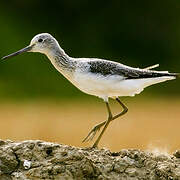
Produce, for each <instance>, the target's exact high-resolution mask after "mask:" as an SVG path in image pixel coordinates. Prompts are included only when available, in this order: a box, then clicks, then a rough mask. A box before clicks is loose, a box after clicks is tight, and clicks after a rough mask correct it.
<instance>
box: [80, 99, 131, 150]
mask: <svg viewBox="0 0 180 180" xmlns="http://www.w3.org/2000/svg"><path fill="white" fill-rule="evenodd" d="M116 101H117V102H118V103H119V104H120V105H121V106H122V107H123V111H122V112H121V113H119V114H117V115H115V116H114V117H113V116H112V113H111V110H110V107H109V104H108V103H106V107H107V110H108V114H109V117H108V120H107V121H103V122H101V123H99V124H97V125H96V126H94V128H93V129H92V130H91V131H90V132H89V134H88V135H87V137H86V138H85V139H84V140H83V142H85V141H89V140H92V139H93V138H94V136H95V135H96V133H97V132H98V131H99V130H100V129H101V127H102V126H103V125H104V129H103V130H102V132H101V134H100V135H99V137H98V139H97V141H98V142H99V141H100V139H101V137H102V135H103V133H104V131H105V130H106V128H107V126H108V125H109V123H110V122H111V121H113V120H114V119H117V118H118V117H120V116H122V115H124V114H125V113H127V111H128V108H127V107H126V106H125V105H124V104H123V103H122V102H121V101H120V100H119V98H116ZM105 126H106V127H105ZM98 142H95V143H94V145H93V147H96V146H97V144H98Z"/></svg>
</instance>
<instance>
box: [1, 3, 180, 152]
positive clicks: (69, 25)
mask: <svg viewBox="0 0 180 180" xmlns="http://www.w3.org/2000/svg"><path fill="white" fill-rule="evenodd" d="M179 7H180V1H175V0H172V1H164V0H160V1H149V2H148V1H142V2H141V1H138V2H137V1H121V0H120V1H104V0H99V1H93V0H92V1H85V0H77V1H67V0H62V1H58V0H57V1H56V0H55V1H53V3H50V2H49V1H46V0H45V1H42V0H31V1H23V0H14V1H1V2H0V39H1V41H0V57H2V56H4V55H7V54H9V53H12V52H14V51H16V50H19V49H20V48H23V47H24V46H26V45H28V44H29V42H30V40H31V38H32V37H33V36H34V35H35V34H38V33H41V32H49V33H51V34H52V35H53V36H54V37H56V38H57V40H58V41H59V43H60V45H61V47H62V48H63V49H64V50H65V51H66V53H67V54H69V55H70V56H73V57H99V58H104V59H111V60H114V61H117V62H121V63H123V64H126V65H130V66H134V67H142V68H144V67H147V66H150V65H153V64H157V63H159V64H160V67H159V68H157V70H169V71H170V72H180V11H179ZM179 92H180V80H173V81H168V82H165V83H162V84H158V85H154V86H152V87H149V88H147V89H145V91H144V92H143V93H141V94H140V95H137V96H135V97H133V98H129V97H127V98H126V97H124V98H122V101H123V102H124V103H125V104H126V105H127V106H128V108H129V112H128V113H127V114H126V115H125V116H123V117H122V118H119V119H117V120H115V121H114V122H112V123H111V124H110V126H109V127H108V129H107V131H106V133H105V135H104V136H103V138H102V140H101V142H100V147H107V148H110V149H111V150H114V151H118V150H120V149H122V148H141V149H160V150H161V151H169V152H172V151H174V150H175V149H180V141H179V139H180V131H179V128H180V93H179ZM110 103H111V108H112V110H113V112H114V113H118V112H119V111H120V107H119V105H118V104H117V103H116V102H114V101H110ZM106 116H107V112H106V108H105V104H104V103H103V101H102V100H100V99H98V98H96V97H93V96H89V95H86V94H83V93H82V92H80V91H79V90H78V89H76V88H75V87H74V86H72V85H71V84H70V83H69V82H68V81H67V80H66V79H65V78H64V77H62V76H61V75H60V74H59V73H58V72H57V71H56V70H55V69H54V67H53V66H52V65H51V64H50V62H49V60H48V59H47V58H46V57H45V56H44V55H41V54H38V53H27V54H23V55H21V56H17V57H14V58H12V59H9V60H7V61H1V62H0V139H11V140H26V139H41V140H45V141H53V142H58V143H64V144H69V145H74V146H81V147H87V146H90V145H91V144H92V143H93V142H90V143H84V144H82V143H81V141H82V139H83V138H84V137H85V136H86V135H87V133H88V132H89V131H90V130H91V128H92V127H93V126H94V125H95V124H96V123H99V122H101V121H103V120H105V119H106Z"/></svg>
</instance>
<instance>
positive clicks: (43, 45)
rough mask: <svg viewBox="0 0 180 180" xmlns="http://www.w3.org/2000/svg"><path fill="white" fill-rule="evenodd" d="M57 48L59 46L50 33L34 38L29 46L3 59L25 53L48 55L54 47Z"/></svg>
mask: <svg viewBox="0 0 180 180" xmlns="http://www.w3.org/2000/svg"><path fill="white" fill-rule="evenodd" d="M56 46H58V43H57V41H56V39H55V38H54V37H53V36H52V35H50V34H48V33H41V34H38V35H36V36H34V37H33V39H32V40H31V42H30V45H29V46H27V47H25V48H23V49H21V50H19V51H17V52H15V53H12V54H10V55H8V56H5V57H3V58H2V59H7V58H10V57H13V56H16V55H18V54H21V53H24V52H40V53H43V54H47V53H48V52H49V51H50V50H51V49H52V48H53V47H56Z"/></svg>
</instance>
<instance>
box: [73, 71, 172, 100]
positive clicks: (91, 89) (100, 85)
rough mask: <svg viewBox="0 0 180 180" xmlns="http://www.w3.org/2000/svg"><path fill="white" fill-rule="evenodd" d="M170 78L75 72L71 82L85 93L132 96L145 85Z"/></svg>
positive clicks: (102, 95) (104, 97)
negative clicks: (128, 76)
mask: <svg viewBox="0 0 180 180" xmlns="http://www.w3.org/2000/svg"><path fill="white" fill-rule="evenodd" d="M171 79H174V77H170V76H169V77H167V76H166V77H158V78H144V79H124V78H123V77H122V76H119V75H110V76H103V75H99V74H93V73H75V74H74V78H73V81H72V83H73V84H74V85H75V86H76V87H77V88H79V89H80V90H81V91H83V92H85V93H87V94H90V95H94V96H98V97H101V98H103V99H106V98H108V97H118V96H134V95H135V94H139V93H140V92H141V91H143V89H144V88H145V87H147V86H150V85H152V84H156V83H160V82H163V81H167V80H171Z"/></svg>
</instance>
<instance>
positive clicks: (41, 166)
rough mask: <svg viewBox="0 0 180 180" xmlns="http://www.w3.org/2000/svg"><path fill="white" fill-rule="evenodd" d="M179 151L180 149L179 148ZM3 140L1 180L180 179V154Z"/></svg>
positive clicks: (0, 144) (1, 144)
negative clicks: (172, 154)
mask: <svg viewBox="0 0 180 180" xmlns="http://www.w3.org/2000/svg"><path fill="white" fill-rule="evenodd" d="M177 152H178V153H179V152H180V151H177ZM178 153H175V154H174V156H171V155H169V154H155V153H153V152H145V151H140V150H137V149H136V150H134V149H131V150H127V149H125V150H121V151H119V152H114V153H113V152H110V151H109V150H107V149H100V150H98V149H92V148H76V147H72V146H67V145H62V144H55V143H49V142H43V141H38V140H36V141H32V140H30V141H22V142H12V141H10V140H8V141H3V140H0V180H26V179H39V180H41V179H60V180H61V179H70V180H71V179H72V180H73V179H77V180H81V179H89V180H90V179H98V180H104V179H112V180H116V179H119V180H139V179H141V180H158V179H159V180H166V179H169V180H171V179H172V180H180V158H179V157H180V156H179V155H178Z"/></svg>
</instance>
